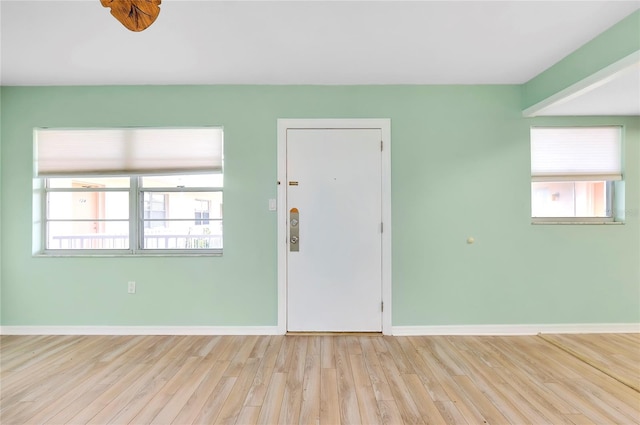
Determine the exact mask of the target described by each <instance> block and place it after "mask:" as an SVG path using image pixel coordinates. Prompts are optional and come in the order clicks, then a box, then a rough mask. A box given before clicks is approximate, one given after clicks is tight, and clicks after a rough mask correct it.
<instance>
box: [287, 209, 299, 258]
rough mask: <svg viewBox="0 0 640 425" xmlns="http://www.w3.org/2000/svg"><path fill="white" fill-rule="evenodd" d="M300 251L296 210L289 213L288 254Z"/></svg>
mask: <svg viewBox="0 0 640 425" xmlns="http://www.w3.org/2000/svg"><path fill="white" fill-rule="evenodd" d="M298 251H300V212H299V211H298V209H297V208H291V210H290V211H289V252H298Z"/></svg>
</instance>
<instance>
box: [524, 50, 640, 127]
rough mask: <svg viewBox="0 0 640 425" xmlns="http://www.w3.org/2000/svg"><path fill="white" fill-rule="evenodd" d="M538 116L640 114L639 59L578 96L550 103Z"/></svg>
mask: <svg viewBox="0 0 640 425" xmlns="http://www.w3.org/2000/svg"><path fill="white" fill-rule="evenodd" d="M535 115H538V116H545V115H621V116H623V115H635V116H640V62H637V63H635V64H633V65H631V66H628V67H627V68H626V69H625V70H623V71H620V72H619V73H617V74H616V75H615V76H614V77H612V78H609V79H605V80H602V81H601V82H600V83H598V84H594V85H593V86H592V87H590V88H589V89H587V90H584V91H582V92H580V93H578V94H577V95H576V96H568V97H567V98H565V99H562V100H560V101H558V102H556V103H553V104H551V105H550V106H548V107H546V108H544V109H542V110H540V111H539V112H538V113H536V114H535Z"/></svg>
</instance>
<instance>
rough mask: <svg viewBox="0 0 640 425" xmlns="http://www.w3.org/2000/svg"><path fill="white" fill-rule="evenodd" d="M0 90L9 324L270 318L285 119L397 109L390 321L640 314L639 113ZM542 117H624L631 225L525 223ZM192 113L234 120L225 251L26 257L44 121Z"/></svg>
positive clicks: (158, 90)
mask: <svg viewBox="0 0 640 425" xmlns="http://www.w3.org/2000/svg"><path fill="white" fill-rule="evenodd" d="M1 102H2V110H1V119H2V129H1V131H2V139H1V143H2V146H1V150H2V157H1V161H2V162H1V173H2V174H1V180H0V182H1V184H2V187H1V192H0V193H1V203H0V205H1V214H0V217H1V220H2V222H1V225H2V246H1V255H2V258H1V264H2V276H1V278H2V280H1V284H2V297H1V302H2V312H1V323H2V325H5V326H8V325H51V326H53V325H59V326H62V325H87V326H88V325H150V326H154V325H155V326H168V325H185V326H196V325H201V326H238V325H251V326H274V325H276V324H277V273H276V265H277V257H276V213H275V212H270V211H268V209H267V200H268V199H269V198H274V197H275V196H276V120H277V119H278V118H390V119H391V126H392V127H391V128H392V199H393V202H392V214H393V223H392V225H393V256H392V258H393V325H394V326H403V325H425V326H426V325H462V324H544V323H550V324H563V323H632V322H633V323H637V322H640V285H639V282H640V265H639V264H640V261H639V259H640V228H639V222H638V221H639V220H638V217H639V212H640V184H639V182H640V175H639V171H640V146H639V145H640V118H638V117H629V118H616V117H612V118H585V117H581V118H536V119H524V118H522V116H521V112H520V109H521V90H520V87H519V86H373V87H372V86H339V87H323V86H312V87H309V86H162V87H155V86H134V87H4V88H3V89H2V98H1ZM533 124H537V125H540V124H544V125H555V124H559V125H583V124H585V125H587V124H622V125H624V126H625V128H626V131H625V135H626V136H625V137H626V139H625V144H624V146H625V176H626V200H625V201H626V207H625V209H626V223H625V224H624V225H607V226H605V225H591V226H585V225H562V226H554V225H531V223H530V222H531V220H530V180H529V133H528V132H529V126H531V125H533ZM193 125H222V126H224V129H225V193H224V197H225V199H224V201H225V202H224V203H225V224H224V228H225V241H224V245H225V248H224V255H223V256H222V257H168V258H153V257H143V258H117V257H116V258H109V257H100V258H95V257H94V258H42V257H33V256H32V254H31V252H32V251H31V249H32V246H31V238H32V235H31V227H32V223H31V210H32V193H31V190H32V189H31V188H32V177H31V176H32V172H31V166H32V128H33V127H36V126H49V127H93V126H96V127H102V126H193ZM468 236H473V237H474V238H475V240H476V242H475V244H473V245H468V244H467V243H466V238H467V237H468ZM129 280H135V281H136V282H137V293H136V294H135V295H129V294H127V281H129Z"/></svg>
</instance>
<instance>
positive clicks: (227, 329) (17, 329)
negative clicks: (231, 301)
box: [0, 326, 282, 335]
mask: <svg viewBox="0 0 640 425" xmlns="http://www.w3.org/2000/svg"><path fill="white" fill-rule="evenodd" d="M280 334H282V333H281V332H280V330H279V329H278V327H277V326H0V335H280Z"/></svg>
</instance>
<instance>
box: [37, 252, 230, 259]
mask: <svg viewBox="0 0 640 425" xmlns="http://www.w3.org/2000/svg"><path fill="white" fill-rule="evenodd" d="M32 256H33V257H34V258H100V257H102V258H148V257H162V258H166V257H184V258H187V257H222V251H216V252H211V251H209V252H194V253H190V252H157V253H156V252H143V253H136V254H130V253H118V252H113V253H105V252H84V253H79V252H78V253H76V252H68V251H67V252H37V253H34V254H33V255H32Z"/></svg>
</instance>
